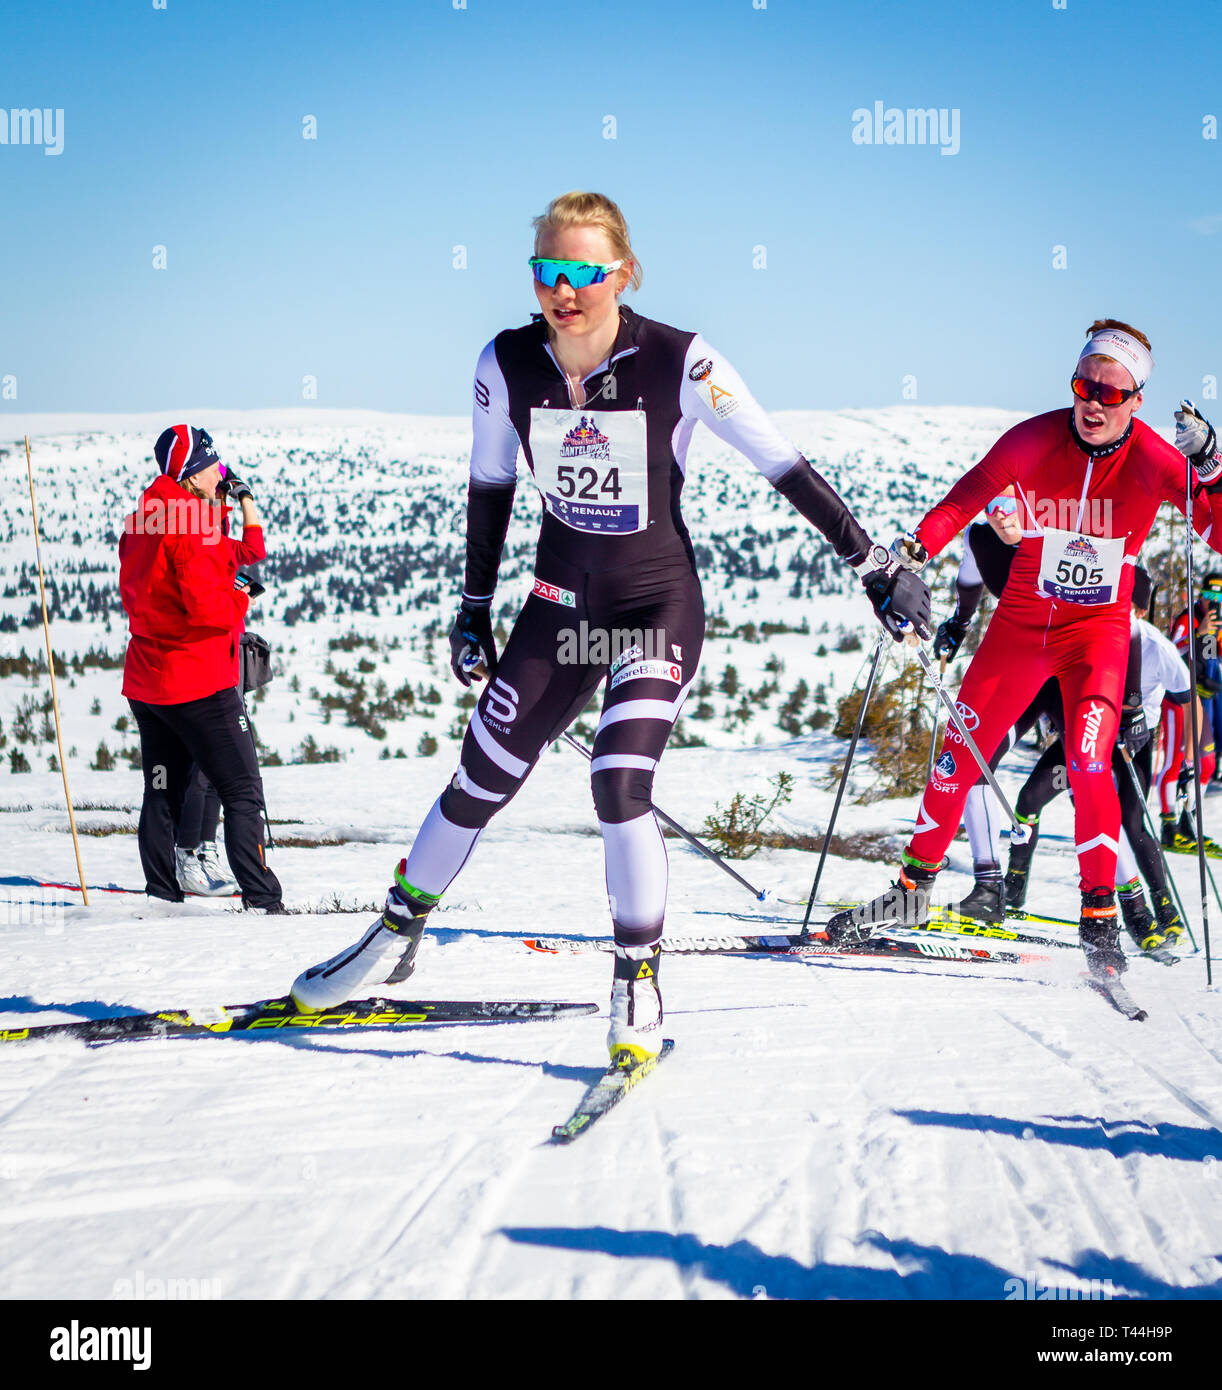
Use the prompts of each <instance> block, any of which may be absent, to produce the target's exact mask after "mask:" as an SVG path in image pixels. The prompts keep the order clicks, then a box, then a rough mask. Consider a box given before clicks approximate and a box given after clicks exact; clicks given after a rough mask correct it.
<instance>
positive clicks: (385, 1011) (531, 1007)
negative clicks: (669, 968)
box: [0, 995, 598, 1046]
mask: <svg viewBox="0 0 1222 1390" xmlns="http://www.w3.org/2000/svg"><path fill="white" fill-rule="evenodd" d="M597 1012H598V1005H597V1004H576V1003H557V1002H552V1001H529V1000H517V999H513V1000H500V1001H492V1002H480V1001H476V1000H466V999H463V1000H445V999H430V1000H426V1001H423V1002H414V1001H410V1000H405V999H351V1000H349V1001H348V1002H347V1003H346V1004H340V1005H339V1006H338V1007H336V1008H334V1009H328V1010H326V1011H324V1012H320V1013H310V1012H307V1011H305V1010H302V1009H300V1008H298V1006H297V1005H296V1004H295V1003H294V1002H293V1000H292V998H291V996H289V995H284V996H283V997H282V998H278V999H261V1000H259V1001H258V1002H257V1003H254V1004H226V1005H224V1006H221V1005H213V1006H212V1007H204V1008H199V1009H193V1010H185V1009H183V1010H165V1011H163V1012H161V1013H148V1014H118V1015H113V1016H111V1017H109V1018H89V1019H83V1020H81V1021H79V1022H76V1023H49V1024H43V1025H35V1026H34V1027H29V1028H0V1042H38V1041H41V1040H43V1039H55V1038H74V1039H76V1040H78V1041H80V1042H85V1043H88V1044H89V1045H91V1046H96V1045H99V1044H103V1043H111V1042H120V1041H124V1040H136V1039H143V1038H184V1037H196V1036H199V1035H202V1034H207V1033H254V1032H260V1031H262V1030H264V1029H268V1028H277V1029H287V1030H290V1031H291V1030H295V1029H304V1028H312V1029H320V1030H322V1029H325V1030H330V1029H333V1028H402V1027H406V1026H410V1025H418V1024H443V1023H519V1022H520V1023H525V1022H529V1021H530V1020H532V1019H546V1018H561V1017H568V1016H570V1015H573V1014H593V1013H597Z"/></svg>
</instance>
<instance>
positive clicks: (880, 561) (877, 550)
mask: <svg viewBox="0 0 1222 1390" xmlns="http://www.w3.org/2000/svg"><path fill="white" fill-rule="evenodd" d="M870 559H871V560H873V562H874V563H875V564H876V565H877V566H878V568H879V569H880V570H882V569H886V568H887V565H888V564H889V563H890V561H891V552H890V551H889V550H888V549H887V548H886V546H883V545H876V546H875V547H874V548H873V550H871V551H870Z"/></svg>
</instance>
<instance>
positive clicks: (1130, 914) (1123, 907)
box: [1117, 887, 1167, 951]
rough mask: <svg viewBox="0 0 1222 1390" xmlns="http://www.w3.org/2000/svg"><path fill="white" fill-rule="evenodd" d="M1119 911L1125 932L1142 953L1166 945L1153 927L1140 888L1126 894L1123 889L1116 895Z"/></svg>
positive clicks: (1164, 938)
mask: <svg viewBox="0 0 1222 1390" xmlns="http://www.w3.org/2000/svg"><path fill="white" fill-rule="evenodd" d="M1117 896H1118V897H1119V899H1120V911H1121V915H1122V916H1123V917H1124V925H1125V930H1126V931H1127V932H1128V933H1129V935H1130V936H1131V937H1132V938H1133V940H1134V941H1135V942H1136V943H1137V945H1138V946H1139V947H1140V948H1141V949H1142V950H1143V951H1157V950H1158V948H1159V947H1160V946H1165V945H1166V944H1167V938H1166V937H1165V936H1164V935H1163V934H1162V932H1160V931H1159V930H1158V929H1157V928H1156V927H1155V925H1154V918H1153V916H1152V915H1151V913H1150V909H1149V908H1148V907H1147V906H1146V899H1145V894H1144V893H1142V891H1141V889H1140V887H1138V888H1136V889H1133V890H1130V891H1128V892H1126V891H1125V890H1124V889H1123V888H1122V889H1121V890H1120V892H1119V893H1118V894H1117Z"/></svg>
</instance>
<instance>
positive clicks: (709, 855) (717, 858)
mask: <svg viewBox="0 0 1222 1390" xmlns="http://www.w3.org/2000/svg"><path fill="white" fill-rule="evenodd" d="M560 737H561V738H562V739H563V740H564V742H565V743H567V744H568V745H569V747H570V748H576V750H577V751H578V752H579V753H580V754H581V756H582V757H583V758H585V759H586V761H587V762H592V761H593V759H594V754H593V753H592V752H591V751H590V750H589V749H588V748H587V747H586V746H585V744H584V743H579V742H578V741H577V740H576V739H575V738H574V737H573V736H572V734H569V733H563V734H561V735H560ZM653 813H654V815H655V816H658V817H660V818H661V819H662V820H664V821H665V822H666V824H667V825H669V826H670V828H671V829H672V830H673V831H674V832H675V834H676V835H681V836H682V837H683V838H684V839H685V840H686V841H687V842H688V844H689V845H691V847H692V848H693V849H698V850H699V851H700V853H701V854H703V855H704V856H705V858H706V859H711V860H712V861H713V863H714V864H716V865H717V867H718V868H719V869H724V870H725V871H726V873H728V874H729V875H730V877H731V878H732V879H734V880H735V882H736V883H741V884H742V886H743V887H744V888H745V889H747V891H748V892H749V893H750V894H751V895H752V896H753V897H754V898H755V900H756V901H757V902H761V903H762V902H763V901H764V899H765V898H766V897H767V896H768V891H767V889H762V888H756V887H755V885H754V884H752V883H748V882H747V880H746V879H745V878H743V876H742V874H740V873H738V872H737V870H735V869H732V868H731V867H730V866H729V864H727V863H726V861H725V860H724V859H723V858H722V857H721V855H720V854H718V853H717V852H716V851H715V850H711V849H710V848H709V847H708V845H706V844H702V843H701V841H699V840H698V839H697V838H696V837H695V835H692V834H689V833H688V831H686V830H684V828H683V827H682V826H681V825H680V824H679V822H678V821H677V820H674V819H673V818H672V817H670V816H668V815H667V814H666V812H665V811H663V810H662V809H661V808H660V807H658V806H654V808H653Z"/></svg>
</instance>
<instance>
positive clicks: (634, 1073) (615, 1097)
mask: <svg viewBox="0 0 1222 1390" xmlns="http://www.w3.org/2000/svg"><path fill="white" fill-rule="evenodd" d="M674 1047H675V1044H674V1041H673V1040H672V1039H671V1038H665V1039H663V1042H662V1050H661V1052H659V1053H658V1055H657V1056H656V1057H646V1058H645V1060H644V1061H640V1062H637V1061H628V1060H626V1059H625V1060H622V1061H619V1062H612V1063H611V1065H610V1066H609V1067H608V1068H607V1070H606V1071H605V1072H603V1074H602V1075H601V1076H600V1077H599V1078H598V1080H597V1081H596V1082H595V1083H594V1085H593V1086H591V1087H590V1089H589V1090H588V1091H587V1092H586V1093H585V1095H584V1096H582V1098H581V1104H580V1105H578V1107H577V1109H576V1110H574V1111H573V1113H572V1115H570V1116H569V1118H568V1119H567V1120H565V1122H564V1124H562V1125H556V1126H555V1127H554V1128H553V1129H552V1138H551V1142H552V1143H553V1144H571V1143H572V1142H573V1140H574V1139H576V1138H577V1137H578V1135H581V1134H584V1133H585V1132H586V1130H588V1129H589V1128H590V1126H591V1125H594V1124H597V1122H598V1121H599V1120H601V1119H602V1117H603V1116H604V1115H605V1114H606V1113H607V1111H608V1110H611V1109H614V1107H615V1106H617V1105H618V1104H619V1103H620V1101H621V1100H623V1098H624V1097H625V1096H626V1095H627V1094H628V1092H629V1091H631V1090H632V1088H633V1087H634V1086H637V1085H639V1084H640V1083H641V1082H642V1081H644V1079H645V1078H646V1077H647V1076H648V1075H649V1073H650V1072H651V1071H653V1069H654V1068H655V1067H656V1066H657V1065H658V1063H659V1062H661V1061H662V1060H663V1059H664V1058H666V1057H669V1056H670V1054H671V1053H672V1052H673V1051H674Z"/></svg>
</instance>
